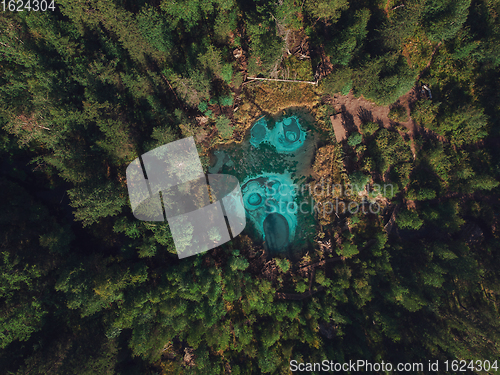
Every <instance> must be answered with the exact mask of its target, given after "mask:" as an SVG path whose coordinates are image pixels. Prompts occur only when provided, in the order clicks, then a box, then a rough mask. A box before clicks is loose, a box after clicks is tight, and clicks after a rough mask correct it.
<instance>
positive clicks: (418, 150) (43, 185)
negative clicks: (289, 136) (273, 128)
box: [0, 0, 500, 374]
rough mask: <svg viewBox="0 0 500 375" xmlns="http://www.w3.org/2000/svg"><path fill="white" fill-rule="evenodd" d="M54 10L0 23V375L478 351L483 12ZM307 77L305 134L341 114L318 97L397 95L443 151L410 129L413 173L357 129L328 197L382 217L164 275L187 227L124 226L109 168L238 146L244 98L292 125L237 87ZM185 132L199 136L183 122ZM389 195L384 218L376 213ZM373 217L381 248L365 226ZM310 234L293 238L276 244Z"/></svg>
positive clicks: (401, 144)
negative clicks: (183, 149)
mask: <svg viewBox="0 0 500 375" xmlns="http://www.w3.org/2000/svg"><path fill="white" fill-rule="evenodd" d="M386 5H387V11H384V10H383V9H382V8H383V7H385V6H386ZM469 5H470V6H469ZM57 6H58V11H56V12H42V13H40V12H38V13H36V14H35V13H34V12H21V13H16V12H4V13H2V14H0V27H1V28H2V33H1V35H0V65H1V67H2V75H1V77H0V101H1V102H2V106H1V108H0V158H1V160H2V168H1V169H0V190H1V191H2V194H3V195H2V200H1V202H0V253H1V257H0V299H1V302H2V303H1V306H0V328H1V329H0V346H1V347H2V351H1V352H0V368H2V369H3V372H5V373H9V374H28V373H30V374H31V373H33V374H72V373H77V374H112V373H119V374H125V373H134V374H135V373H137V374H153V373H185V372H189V373H197V374H210V373H214V374H215V373H222V372H231V373H234V374H238V373H240V374H247V373H248V374H250V373H287V372H289V363H290V360H291V359H296V360H298V361H299V362H310V363H315V362H321V360H323V359H324V358H329V359H332V360H334V361H336V362H339V363H343V362H345V359H346V358H359V357H360V353H361V357H363V359H367V360H369V361H371V362H380V361H381V360H384V361H386V362H388V361H391V362H393V363H395V362H408V363H416V362H425V363H427V362H426V361H427V360H428V359H429V358H431V359H432V358H435V359H437V358H463V359H466V360H473V359H474V360H477V359H481V360H482V359H484V358H494V356H495V355H497V354H498V352H499V345H498V342H500V341H499V339H500V336H499V334H498V332H499V331H500V323H499V322H500V320H499V319H498V302H497V301H498V290H500V288H499V285H500V282H499V279H498V275H497V273H498V272H496V270H497V269H498V268H499V266H500V264H499V260H498V256H497V255H496V254H497V252H496V250H497V249H498V248H499V247H500V240H499V238H498V231H497V230H496V229H495V228H497V227H498V225H497V224H498V219H497V216H496V212H498V209H499V208H500V207H498V204H497V200H495V198H496V196H497V195H498V194H497V193H498V187H499V182H498V181H499V175H498V173H499V169H498V165H499V157H498V152H497V150H496V141H495V139H496V137H497V136H498V126H497V125H498V124H497V122H498V121H497V120H496V119H497V118H498V115H499V109H498V103H497V102H498V99H499V98H498V95H497V92H498V89H497V87H498V85H499V78H498V72H497V69H496V68H497V66H498V64H499V61H500V60H499V58H498V56H499V55H500V54H499V53H498V52H499V51H498V46H499V45H500V43H499V41H500V31H499V30H500V29H499V27H498V22H497V21H498V6H497V2H495V1H486V0H478V1H476V2H474V3H472V2H471V1H469V0H459V1H452V0H438V1H433V2H431V1H423V0H422V1H420V0H415V1H405V2H401V1H392V2H389V3H387V4H385V2H384V3H383V4H382V3H380V4H378V3H377V4H375V3H374V2H364V3H362V4H361V3H355V2H350V3H348V2H347V1H344V0H340V1H323V0H318V1H310V0H306V1H305V2H297V1H293V0H283V1H280V2H263V1H260V0H259V1H254V2H235V1H234V0H210V1H199V0H195V1H185V0H181V1H177V2H169V1H162V2H160V4H159V5H158V4H157V6H152V5H144V4H142V3H133V2H116V1H103V0H92V1H90V2H78V1H76V2H75V1H69V0H61V1H59V2H58V4H57ZM439 41H443V42H444V43H442V44H441V45H440V47H439V49H437V50H436V51H437V52H436V53H435V54H434V57H433V58H432V61H431V58H430V55H431V53H432V51H433V50H434V48H435V47H436V45H437V44H438V42H439ZM235 48H238V50H237V51H235ZM240 48H241V50H240ZM239 52H242V55H241V56H240V57H238V58H236V59H235V56H236V54H237V53H239ZM298 56H300V57H298ZM307 57H310V58H307ZM429 61H431V63H430V66H429V68H428V69H426V70H424V71H422V69H423V67H425V66H426V64H427V63H428V62H429ZM330 71H331V72H330ZM328 72H330V73H329V74H328ZM324 74H328V75H327V76H326V77H324V78H322V79H321V81H320V87H319V89H318V88H316V87H313V86H310V87H309V86H308V90H309V89H310V91H308V92H310V94H308V95H309V96H308V98H310V101H309V99H308V101H307V103H305V104H304V106H305V107H307V106H309V105H310V109H311V115H313V116H318V117H324V118H326V119H328V115H330V114H332V113H333V105H339V104H340V105H342V104H343V103H345V106H346V109H347V113H345V115H346V119H348V115H349V114H351V115H352V116H353V117H354V118H353V119H354V122H355V123H357V119H356V118H355V116H357V115H358V114H357V113H349V112H350V111H351V108H353V106H352V105H353V104H355V103H356V102H352V98H348V97H343V98H336V99H335V100H332V98H331V97H329V95H330V96H333V94H336V93H341V94H343V95H347V94H348V92H349V90H351V89H352V90H353V92H354V94H355V95H358V96H359V95H363V96H364V97H365V98H367V99H370V100H372V101H375V102H376V103H378V104H384V105H391V104H393V103H395V102H396V101H397V100H398V99H399V98H400V97H401V95H404V94H406V93H407V92H408V91H409V90H410V89H412V88H413V85H414V83H415V78H416V77H417V76H421V77H422V80H425V82H427V84H428V85H432V91H433V96H434V99H433V100H419V101H417V102H416V103H413V96H411V95H410V96H409V97H408V99H409V100H408V103H409V105H410V107H412V111H411V117H412V119H414V120H415V121H416V122H417V124H418V125H421V126H424V127H427V128H429V129H431V130H433V131H434V132H437V133H438V134H440V135H442V136H444V137H445V138H447V139H448V140H449V141H450V143H447V142H442V138H440V137H436V136H435V134H434V133H433V132H426V133H425V135H424V136H423V137H421V136H420V135H419V133H423V132H417V133H416V134H413V136H412V142H413V146H414V150H415V156H414V155H413V153H412V151H411V150H412V149H411V148H410V144H411V143H410V142H407V141H405V140H404V139H403V138H401V137H400V136H399V134H398V133H396V132H391V131H388V130H386V129H379V124H378V123H375V122H367V123H363V122H364V121H367V119H365V118H363V119H361V122H362V124H361V132H362V134H363V138H362V137H361V135H360V134H357V133H355V134H353V135H351V137H350V138H349V141H348V143H349V144H350V145H351V146H352V147H353V148H354V150H352V149H351V150H350V151H351V153H352V151H356V152H357V155H356V156H357V157H363V159H362V160H359V161H357V160H356V161H353V160H352V158H347V157H346V159H345V160H344V161H345V163H342V160H341V158H340V156H339V160H338V161H339V163H337V164H338V169H339V170H338V171H337V170H336V168H334V169H335V170H332V169H331V168H330V167H331V166H330V165H329V164H328V163H327V165H325V166H324V169H325V171H328V173H327V174H328V175H327V176H326V177H333V179H334V180H335V181H334V182H337V180H338V179H340V180H341V181H339V182H341V183H343V184H344V185H346V184H347V182H351V183H352V184H356V185H358V186H362V187H364V186H365V185H366V184H367V183H368V182H369V181H370V180H373V182H374V184H373V185H374V188H375V189H378V190H375V191H370V192H369V196H368V199H369V200H371V201H373V200H377V202H380V203H381V204H382V206H383V208H386V209H387V211H384V216H383V217H382V216H380V217H379V218H377V217H375V215H371V214H370V215H363V214H362V213H361V212H360V213H358V214H357V215H355V216H350V215H349V214H347V215H342V214H339V217H338V218H337V217H335V218H334V219H335V221H334V222H333V223H332V224H329V225H322V226H321V228H320V229H321V239H320V241H318V243H311V244H310V245H308V247H307V253H306V254H301V255H303V259H302V261H301V260H299V257H297V256H296V255H297V254H295V253H294V251H293V250H295V249H293V248H292V249H291V254H289V255H290V256H288V255H283V256H284V258H281V257H280V258H275V259H274V260H272V261H269V259H267V260H266V259H265V257H266V255H265V253H263V252H262V244H261V243H259V242H258V239H255V238H254V239H253V241H252V240H250V238H249V237H247V236H238V237H236V238H235V239H233V240H232V241H231V242H230V243H227V244H224V245H223V246H222V247H220V248H217V249H213V250H211V251H209V252H207V253H204V254H200V255H198V256H195V257H190V258H189V259H182V260H181V259H178V257H177V252H179V251H180V252H182V250H183V247H184V246H185V245H187V244H188V243H189V241H190V240H191V237H192V235H193V233H192V231H193V228H192V226H190V224H189V223H188V222H183V223H181V224H180V227H179V229H180V230H181V232H182V233H183V234H184V237H183V238H176V244H175V245H174V243H173V238H172V233H171V231H170V226H169V225H168V223H162V222H156V223H154V222H141V221H138V220H136V219H135V218H134V216H133V215H132V213H131V212H130V209H129V208H128V198H127V189H126V178H125V170H126V166H127V164H128V163H129V162H130V161H132V160H134V159H135V158H136V157H138V156H139V155H141V154H143V153H144V152H147V151H149V150H151V149H154V148H156V147H158V146H160V145H163V144H167V143H170V142H172V141H175V140H176V139H178V138H179V137H185V136H189V135H194V136H196V135H200V137H196V139H197V140H198V139H203V140H202V141H200V142H199V143H200V144H199V145H198V147H199V152H200V154H201V156H202V157H203V158H204V159H205V160H206V159H207V158H208V156H207V155H208V152H207V150H206V147H213V145H214V143H226V142H228V141H229V142H230V141H232V136H233V126H232V125H234V126H235V127H238V133H239V134H242V133H241V132H242V131H243V130H244V129H246V128H247V126H248V125H250V124H251V120H250V119H251V118H254V117H255V116H258V115H259V113H260V112H261V111H269V112H272V113H275V112H278V111H280V110H281V109H282V108H281V107H280V108H278V109H276V108H277V107H276V106H272V107H273V110H269V107H268V106H267V104H265V103H264V104H263V101H262V100H260V99H259V96H262V95H263V94H262V93H263V92H264V93H265V94H264V95H266V96H268V97H269V98H266V101H273V102H275V100H274V99H273V95H274V96H279V97H282V96H283V97H287V95H288V92H289V90H295V91H297V92H298V93H300V94H301V95H299V94H297V95H295V94H294V100H296V101H295V102H294V103H296V104H294V105H297V106H302V104H300V103H302V102H300V100H303V95H302V93H303V90H302V89H300V88H299V89H297V87H301V86H300V85H299V86H290V85H292V84H287V83H280V84H279V85H276V86H272V85H266V84H264V85H262V84H260V83H258V82H253V83H252V84H246V83H245V85H243V84H242V83H243V77H244V76H245V77H246V76H247V75H249V76H252V75H261V76H264V77H269V78H271V77H275V78H276V77H278V78H279V77H288V78H294V77H295V78H299V79H307V80H313V79H315V77H323V76H324ZM293 85H296V84H293ZM270 87H276V88H279V90H278V89H275V90H274V89H272V88H270ZM263 88H265V90H264V91H262V89H263ZM273 90H274V91H273ZM297 98H298V99H297ZM299 99H300V100H299ZM437 100H439V102H437ZM335 101H337V103H335ZM264 102H265V101H264ZM360 102H361V101H360ZM400 102H401V103H403V102H405V103H406V101H404V100H401V101H400ZM234 103H237V105H238V109H239V112H234V114H233V115H231V116H230V115H229V114H228V110H230V108H229V107H230V106H232V105H233V104H234ZM210 106H212V107H210ZM328 106H330V109H328V108H327V107H328ZM278 107H279V106H278ZM209 108H212V110H210V109H209ZM235 109H236V106H235ZM242 111H243V112H244V114H243V115H242V114H241V113H242ZM214 112H215V113H217V116H218V117H217V118H215V116H214V115H213V113H214ZM318 113H319V115H318ZM379 113H380V112H379V111H377V110H375V111H374V113H373V121H379V120H381V119H379V117H377V115H378V114H379ZM200 114H203V115H204V116H208V117H210V119H209V121H208V122H204V120H205V119H200V118H198V119H197V120H196V121H195V117H197V116H199V115H200ZM393 114H395V113H394V111H392V113H391V116H392V115H393ZM403 115H404V114H403V113H401V114H400V115H399V117H398V115H397V114H396V117H394V119H395V120H396V121H404V120H403V118H404V117H403ZM212 116H213V117H214V118H212ZM226 116H228V117H226ZM312 120H313V119H312ZM232 122H234V123H233V124H232ZM379 122H380V121H379ZM214 125H215V127H216V128H217V132H215V131H211V130H214V129H213V127H214ZM314 127H315V125H314V121H311V123H310V124H309V123H308V130H311V131H313V132H314ZM309 128H310V129H309ZM349 131H350V132H351V130H349ZM198 133H200V134H198ZM308 134H309V133H308ZM312 134H314V133H311V135H312ZM318 135H319V138H318V139H319V140H323V141H320V142H328V140H326V141H325V139H326V138H323V135H321V134H318ZM488 135H490V136H491V138H488ZM214 137H215V138H214ZM315 139H316V138H315ZM362 140H363V141H364V142H362ZM481 140H484V142H481V143H480V144H479V143H478V145H480V147H476V146H477V145H474V143H476V142H478V141H481ZM243 142H244V140H243ZM243 145H244V143H243ZM311 150H313V149H311ZM337 151H338V152H341V150H340V149H338V150H337ZM339 155H340V154H339ZM299 159H300V158H299ZM241 160H242V162H244V161H245V160H244V158H242V159H241ZM301 160H302V159H301ZM251 168H252V170H255V172H256V173H257V172H258V169H259V168H261V166H258V165H253V166H251ZM360 169H363V170H364V171H369V172H370V175H368V174H365V173H363V172H362V171H361V170H360ZM238 173H239V172H238ZM377 181H378V183H379V185H380V187H378V186H377V185H376V184H377ZM381 181H384V182H381ZM385 188H387V189H385ZM356 191H358V190H356ZM165 194H167V193H166V192H165ZM395 194H398V195H397V196H398V198H401V199H403V202H394V201H393V202H389V201H391V200H393V199H394V198H395ZM167 195H168V194H167ZM382 195H384V196H385V197H386V198H387V201H386V200H385V199H381V198H382V197H381V196H382ZM408 200H413V201H416V202H409V201H408ZM413 204H414V205H415V206H413ZM405 205H406V207H405ZM395 207H398V208H397V209H398V210H399V211H398V213H397V214H396V223H395V224H396V225H397V226H399V228H400V230H395V228H392V226H391V225H386V226H384V229H383V225H384V224H385V223H387V221H386V220H388V219H389V220H390V217H391V212H394V211H392V210H394V208H395ZM409 207H415V208H414V209H409ZM144 209H148V207H144ZM385 214H387V215H385ZM306 223H307V224H306ZM309 225H312V226H309ZM314 225H315V224H314V220H313V218H311V220H310V221H306V222H305V223H303V225H299V227H298V228H297V232H296V237H297V238H302V236H303V233H304V232H303V231H304V230H308V231H314V230H315V226H314ZM306 227H307V228H306ZM316 229H318V228H316ZM405 229H410V230H405ZM247 234H248V233H247ZM220 235H221V234H220V233H219V232H218V231H215V230H214V231H210V232H209V233H208V236H209V238H211V239H212V240H217V239H218V238H220ZM318 238H319V236H318ZM234 247H236V248H238V249H241V251H240V250H235V249H234ZM336 255H339V256H341V257H342V260H339V259H338V258H337V256H336ZM274 265H276V267H274ZM309 291H310V293H309ZM298 298H301V299H298ZM353 338H355V339H353ZM191 353H192V354H194V359H193V361H192V362H191V363H190V362H189V356H190V355H191ZM192 364H194V366H192V367H191V365H192Z"/></svg>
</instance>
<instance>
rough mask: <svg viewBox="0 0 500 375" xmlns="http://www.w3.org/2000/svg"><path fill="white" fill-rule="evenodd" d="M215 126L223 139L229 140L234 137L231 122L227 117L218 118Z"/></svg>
mask: <svg viewBox="0 0 500 375" xmlns="http://www.w3.org/2000/svg"><path fill="white" fill-rule="evenodd" d="M215 126H216V127H217V130H218V131H219V134H220V136H221V137H222V138H225V139H228V138H231V136H232V135H233V128H232V127H231V120H230V119H228V118H227V117H226V116H224V115H222V116H219V117H217V120H215Z"/></svg>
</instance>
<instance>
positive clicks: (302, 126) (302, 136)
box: [209, 111, 319, 255]
mask: <svg viewBox="0 0 500 375" xmlns="http://www.w3.org/2000/svg"><path fill="white" fill-rule="evenodd" d="M312 123H313V120H312V118H311V116H309V115H308V114H307V113H304V112H303V111H296V112H293V111H289V112H288V113H286V112H285V113H284V114H283V115H281V116H279V117H272V116H262V117H261V118H259V119H258V120H257V121H255V122H254V123H253V124H252V126H251V127H250V129H249V130H248V132H247V134H246V137H245V139H244V140H243V142H241V143H239V144H229V145H224V146H222V147H220V148H218V149H216V150H215V151H214V152H213V163H212V167H210V168H209V173H227V174H230V175H234V176H236V177H237V178H238V180H239V181H240V186H241V192H242V195H243V203H244V206H245V214H246V217H247V228H246V229H245V231H244V233H246V234H248V235H249V236H250V237H252V238H253V240H254V241H255V242H257V243H258V242H261V243H262V244H263V245H264V247H265V248H266V249H267V250H268V251H269V253H270V254H271V255H291V254H292V253H294V252H296V251H300V249H301V248H303V247H304V246H306V245H307V243H308V241H310V240H311V238H312V237H313V236H314V233H315V230H314V229H315V221H314V215H313V214H312V213H311V207H310V206H311V205H310V203H311V201H310V199H309V201H308V200H305V199H304V197H303V196H302V192H301V186H303V185H304V184H306V183H307V182H308V179H310V176H311V172H312V170H311V165H312V162H313V158H314V153H315V150H316V147H317V144H318V139H319V137H318V135H317V133H316V132H315V131H314V129H313V126H312ZM299 202H300V203H302V205H300V203H299ZM299 205H300V209H299Z"/></svg>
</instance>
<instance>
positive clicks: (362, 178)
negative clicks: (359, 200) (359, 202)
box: [349, 171, 370, 194]
mask: <svg viewBox="0 0 500 375" xmlns="http://www.w3.org/2000/svg"><path fill="white" fill-rule="evenodd" d="M349 180H350V181H351V186H352V189H353V191H354V193H355V194H357V193H359V192H361V191H363V190H365V187H366V185H367V184H368V183H369V182H370V176H369V175H365V174H364V173H362V172H360V171H356V172H354V173H352V174H351V175H349Z"/></svg>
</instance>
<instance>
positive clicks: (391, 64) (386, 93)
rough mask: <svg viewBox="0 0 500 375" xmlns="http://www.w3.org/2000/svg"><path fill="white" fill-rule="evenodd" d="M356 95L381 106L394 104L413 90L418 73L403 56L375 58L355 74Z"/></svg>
mask: <svg viewBox="0 0 500 375" xmlns="http://www.w3.org/2000/svg"><path fill="white" fill-rule="evenodd" d="M354 76H355V78H354V93H355V94H356V95H361V94H362V95H363V96H365V97H366V98H367V99H370V100H373V101H374V102H376V103H377V104H380V105H388V104H392V103H394V102H395V101H396V100H397V99H398V98H399V97H400V96H402V95H404V94H406V93H407V92H408V91H410V90H411V88H412V87H413V85H414V84H415V78H416V72H415V71H414V70H413V69H412V68H410V67H409V66H408V64H407V62H406V60H405V59H404V58H403V56H401V55H397V54H393V55H386V56H384V57H380V58H375V59H372V60H370V61H369V62H368V63H366V64H365V65H364V66H363V68H361V69H359V70H357V71H356V72H355V74H354Z"/></svg>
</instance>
